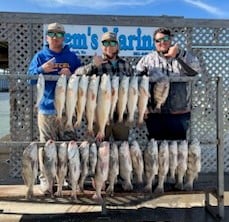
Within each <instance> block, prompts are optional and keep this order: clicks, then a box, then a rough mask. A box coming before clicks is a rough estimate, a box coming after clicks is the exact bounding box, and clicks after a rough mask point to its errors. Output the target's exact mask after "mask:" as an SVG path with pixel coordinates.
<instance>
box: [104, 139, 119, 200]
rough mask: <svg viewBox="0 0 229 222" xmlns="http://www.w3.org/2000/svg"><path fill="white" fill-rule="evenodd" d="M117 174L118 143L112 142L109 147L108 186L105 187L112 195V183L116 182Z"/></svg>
mask: <svg viewBox="0 0 229 222" xmlns="http://www.w3.org/2000/svg"><path fill="white" fill-rule="evenodd" d="M118 174H119V158H118V145H117V144H116V143H115V142H113V143H112V144H111V148H110V160H109V174H108V183H109V186H108V187H107V189H106V193H108V194H110V195H111V196H113V194H114V185H115V183H116V182H117V176H118Z"/></svg>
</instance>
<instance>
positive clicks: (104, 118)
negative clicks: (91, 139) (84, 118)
mask: <svg viewBox="0 0 229 222" xmlns="http://www.w3.org/2000/svg"><path fill="white" fill-rule="evenodd" d="M110 109H111V81H110V76H109V75H106V74H103V75H102V77H101V82H100V85H99V91H98V99H97V108H96V113H97V118H96V120H97V125H98V133H97V135H96V139H97V140H98V141H101V140H102V139H103V138H104V137H105V127H106V124H107V123H109V115H110Z"/></svg>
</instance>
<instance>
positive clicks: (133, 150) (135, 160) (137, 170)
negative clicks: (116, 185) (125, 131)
mask: <svg viewBox="0 0 229 222" xmlns="http://www.w3.org/2000/svg"><path fill="white" fill-rule="evenodd" d="M130 156H131V160H132V167H133V173H134V178H135V180H136V183H137V184H142V183H143V179H142V177H143V172H144V162H143V157H142V151H141V149H140V146H139V144H138V142H137V141H136V140H134V141H133V142H132V143H131V145H130Z"/></svg>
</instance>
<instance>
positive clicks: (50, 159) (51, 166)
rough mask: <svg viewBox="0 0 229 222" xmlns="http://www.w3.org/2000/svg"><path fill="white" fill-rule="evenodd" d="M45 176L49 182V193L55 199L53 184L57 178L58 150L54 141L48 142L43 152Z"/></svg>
mask: <svg viewBox="0 0 229 222" xmlns="http://www.w3.org/2000/svg"><path fill="white" fill-rule="evenodd" d="M43 164H44V176H45V178H46V181H47V182H48V187H49V188H48V191H49V193H50V194H51V197H53V184H54V179H55V178H56V176H57V149H56V144H55V142H54V141H53V140H51V139H50V140H48V141H47V142H46V143H45V146H44V152H43Z"/></svg>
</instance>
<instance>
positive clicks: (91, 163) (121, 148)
mask: <svg viewBox="0 0 229 222" xmlns="http://www.w3.org/2000/svg"><path fill="white" fill-rule="evenodd" d="M37 149H38V146H37V144H36V143H35V142H33V143H31V144H30V145H29V146H28V147H27V148H26V149H25V150H24V152H23V158H22V176H23V179H24V183H25V185H26V186H27V187H28V190H27V194H26V197H27V198H31V197H32V196H33V185H34V184H35V181H36V178H37V172H38V154H37V152H38V151H37ZM43 161H44V176H45V178H46V180H47V182H48V184H49V192H50V194H51V196H53V183H54V181H55V178H57V186H58V187H57V192H56V193H55V196H62V186H63V182H64V180H65V178H68V180H69V182H70V184H71V188H72V191H71V196H72V198H73V199H77V196H76V194H77V191H83V190H84V184H85V179H86V177H87V176H89V175H90V176H91V177H92V178H93V181H92V184H93V187H94V188H95V191H96V192H95V195H94V196H93V198H95V199H98V200H101V199H102V197H101V191H102V189H103V187H104V185H105V183H108V187H107V189H106V192H107V193H108V194H111V195H113V194H114V186H115V183H116V182H117V177H118V175H119V177H120V180H121V185H122V188H123V190H124V191H131V190H133V184H139V185H142V186H144V192H152V187H154V186H155V185H156V189H155V190H154V192H156V193H163V192H164V183H165V182H167V180H166V178H167V177H168V182H170V183H174V184H176V187H177V188H178V189H181V190H183V189H185V190H192V189H193V182H194V179H195V178H197V176H198V173H199V172H200V168H201V151H200V144H199V142H198V141H196V140H194V141H193V142H192V143H190V144H189V145H188V143H187V141H181V142H176V141H173V142H170V143H168V142H167V141H162V142H160V143H159V142H158V141H156V140H154V139H151V140H150V141H149V142H148V144H147V146H146V147H145V148H144V149H142V148H140V146H139V144H138V142H137V141H136V140H135V141H133V142H131V143H129V142H127V141H124V142H121V144H118V143H115V142H113V143H109V142H106V141H104V142H102V143H100V144H99V145H96V144H95V143H92V144H89V143H88V142H87V141H83V142H81V143H80V144H79V145H78V144H77V142H76V141H70V142H69V143H67V142H63V143H61V144H60V145H58V146H57V145H56V144H55V142H54V141H53V140H49V141H47V142H46V144H45V146H44V152H43ZM184 178H185V184H184ZM183 184H184V185H183Z"/></svg>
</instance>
